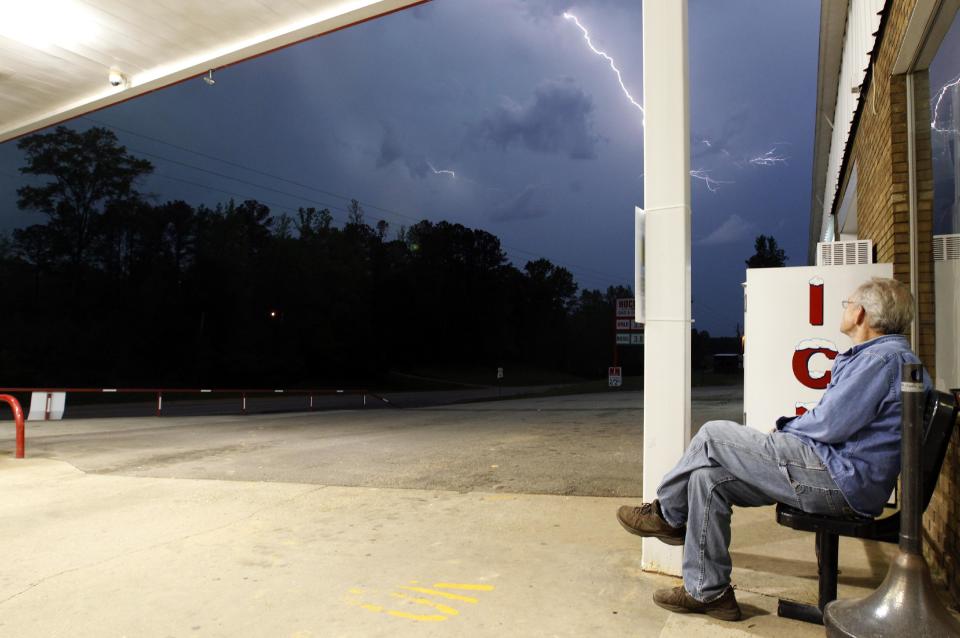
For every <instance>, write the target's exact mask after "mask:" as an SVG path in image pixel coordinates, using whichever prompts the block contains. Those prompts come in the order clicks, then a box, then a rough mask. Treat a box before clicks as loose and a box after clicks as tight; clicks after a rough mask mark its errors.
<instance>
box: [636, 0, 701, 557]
mask: <svg viewBox="0 0 960 638" xmlns="http://www.w3.org/2000/svg"><path fill="white" fill-rule="evenodd" d="M643 100H644V110H645V125H644V143H643V170H644V177H643V192H644V209H645V210H646V214H645V217H646V219H645V233H644V234H645V238H646V241H645V244H646V248H645V261H646V265H645V283H646V286H645V288H646V290H645V296H646V299H645V302H646V308H645V315H646V316H645V321H646V328H645V337H644V359H643V366H644V377H643V379H644V381H643V500H644V501H647V502H649V501H652V500H653V499H654V498H656V496H657V486H658V485H659V484H660V480H661V479H662V478H663V475H664V474H666V473H667V471H669V470H670V468H672V467H673V466H674V464H675V463H676V462H677V460H678V459H679V458H680V456H681V455H682V454H683V451H684V449H685V448H686V445H687V443H688V442H689V441H690V327H691V323H690V93H689V71H688V63H687V0H671V1H670V2H662V1H648V2H644V3H643ZM681 561H682V548H680V547H670V546H668V545H665V544H663V543H661V542H660V541H658V540H656V539H650V538H645V539H643V561H642V567H643V569H645V570H648V571H657V572H663V573H667V574H673V575H679V574H680V571H681Z"/></svg>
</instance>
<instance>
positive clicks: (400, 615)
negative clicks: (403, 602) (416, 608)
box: [387, 609, 447, 622]
mask: <svg viewBox="0 0 960 638" xmlns="http://www.w3.org/2000/svg"><path fill="white" fill-rule="evenodd" d="M387 614H388V615H390V616H396V617H397V618H406V619H407V620H419V621H421V622H440V621H441V620H446V619H447V617H446V616H439V615H437V616H421V615H419V614H410V613H407V612H405V611H397V610H396V609H389V610H387Z"/></svg>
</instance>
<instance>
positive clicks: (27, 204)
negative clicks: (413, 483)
mask: <svg viewBox="0 0 960 638" xmlns="http://www.w3.org/2000/svg"><path fill="white" fill-rule="evenodd" d="M17 147H18V148H19V149H20V150H22V151H23V152H24V154H25V155H26V161H27V163H26V166H24V167H23V168H21V169H20V172H21V173H26V174H29V175H38V176H49V177H51V178H52V180H51V181H48V182H47V183H46V184H43V185H41V186H22V187H20V188H19V189H17V195H18V196H19V198H18V201H17V204H18V205H19V206H20V208H21V209H25V210H26V209H30V210H36V211H39V212H41V213H44V214H46V215H47V216H49V218H50V224H49V227H50V230H51V231H52V233H53V234H54V235H55V237H56V239H57V240H59V242H61V243H62V245H63V248H64V249H65V252H66V253H67V258H68V260H69V263H70V264H71V265H72V266H74V267H78V266H80V265H82V264H83V262H84V258H85V257H86V251H87V248H88V247H89V245H90V242H91V236H92V232H93V226H94V224H95V223H96V221H97V218H98V217H100V216H101V215H102V214H103V212H104V210H105V209H106V208H107V207H108V206H114V207H116V206H118V205H122V204H123V203H125V202H130V201H133V200H136V199H138V198H139V194H138V193H137V192H136V190H134V188H133V186H134V182H135V181H136V180H137V178H139V177H141V176H143V175H146V174H148V173H150V172H151V171H152V170H153V165H152V164H150V162H148V161H146V160H143V159H139V158H137V157H134V156H133V155H130V154H129V153H127V150H126V148H124V147H123V146H121V145H120V144H118V143H117V137H116V135H114V134H113V133H112V132H110V131H108V130H107V129H103V128H91V129H88V130H87V131H84V132H82V133H79V132H77V131H74V130H72V129H69V128H66V127H64V126H58V127H57V128H56V130H54V131H53V132H52V133H37V134H35V135H31V136H29V137H25V138H24V139H22V140H20V141H19V142H18V143H17Z"/></svg>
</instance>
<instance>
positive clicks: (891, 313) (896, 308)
mask: <svg viewBox="0 0 960 638" xmlns="http://www.w3.org/2000/svg"><path fill="white" fill-rule="evenodd" d="M850 300H851V301H854V302H856V303H858V304H860V306H861V307H862V308H863V310H864V312H865V313H866V315H867V325H868V326H870V327H871V328H873V329H874V330H876V331H877V332H879V333H881V334H885V335H891V334H902V333H904V332H906V331H907V327H908V326H909V325H910V322H911V321H912V320H913V295H912V294H910V288H908V287H907V286H906V284H903V283H901V282H899V281H897V280H896V279H883V278H881V277H874V278H872V279H871V280H870V281H868V282H865V283H863V284H861V285H860V286H859V287H858V288H857V289H856V290H855V291H854V292H853V295H851V296H850Z"/></svg>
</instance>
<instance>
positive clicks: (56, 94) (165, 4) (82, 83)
mask: <svg viewBox="0 0 960 638" xmlns="http://www.w3.org/2000/svg"><path fill="white" fill-rule="evenodd" d="M423 1H424V0H0V142H3V141H5V140H9V139H12V138H15V137H18V136H20V135H25V134H27V133H30V132H33V131H36V130H37V129H41V128H44V127H46V126H50V125H52V124H56V123H57V122H61V121H63V120H67V119H70V118H72V117H77V116H78V115H82V114H84V113H89V112H90V111H93V110H96V109H99V108H103V107H105V106H109V105H111V104H116V103H117V102H122V101H124V100H128V99H130V98H132V97H135V96H137V95H141V94H143V93H147V92H149V91H154V90H156V89H158V88H162V87H164V86H168V85H170V84H173V83H176V82H179V81H181V80H184V79H187V78H190V77H194V76H197V75H202V74H204V73H206V72H207V70H208V69H214V70H216V69H218V68H221V67H224V66H227V65H229V64H233V63H236V62H239V61H241V60H245V59H247V58H250V57H253V56H256V55H260V54H262V53H266V52H269V51H272V50H274V49H277V48H280V47H283V46H287V45H290V44H294V43H296V42H299V41H301V40H305V39H307V38H312V37H316V36H318V35H321V34H323V33H327V32H330V31H334V30H336V29H340V28H343V27H345V26H348V25H351V24H354V23H357V22H362V21H365V20H369V19H371V18H374V17H377V16H380V15H384V14H386V13H391V12H393V11H397V10H399V9H403V8H405V7H409V6H412V5H415V4H420V3H421V2H423ZM111 70H116V71H119V72H120V73H121V74H122V75H123V77H124V79H125V82H124V83H123V84H121V85H120V86H116V87H114V86H111V85H110V83H109V81H108V77H109V74H110V71H111Z"/></svg>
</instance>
